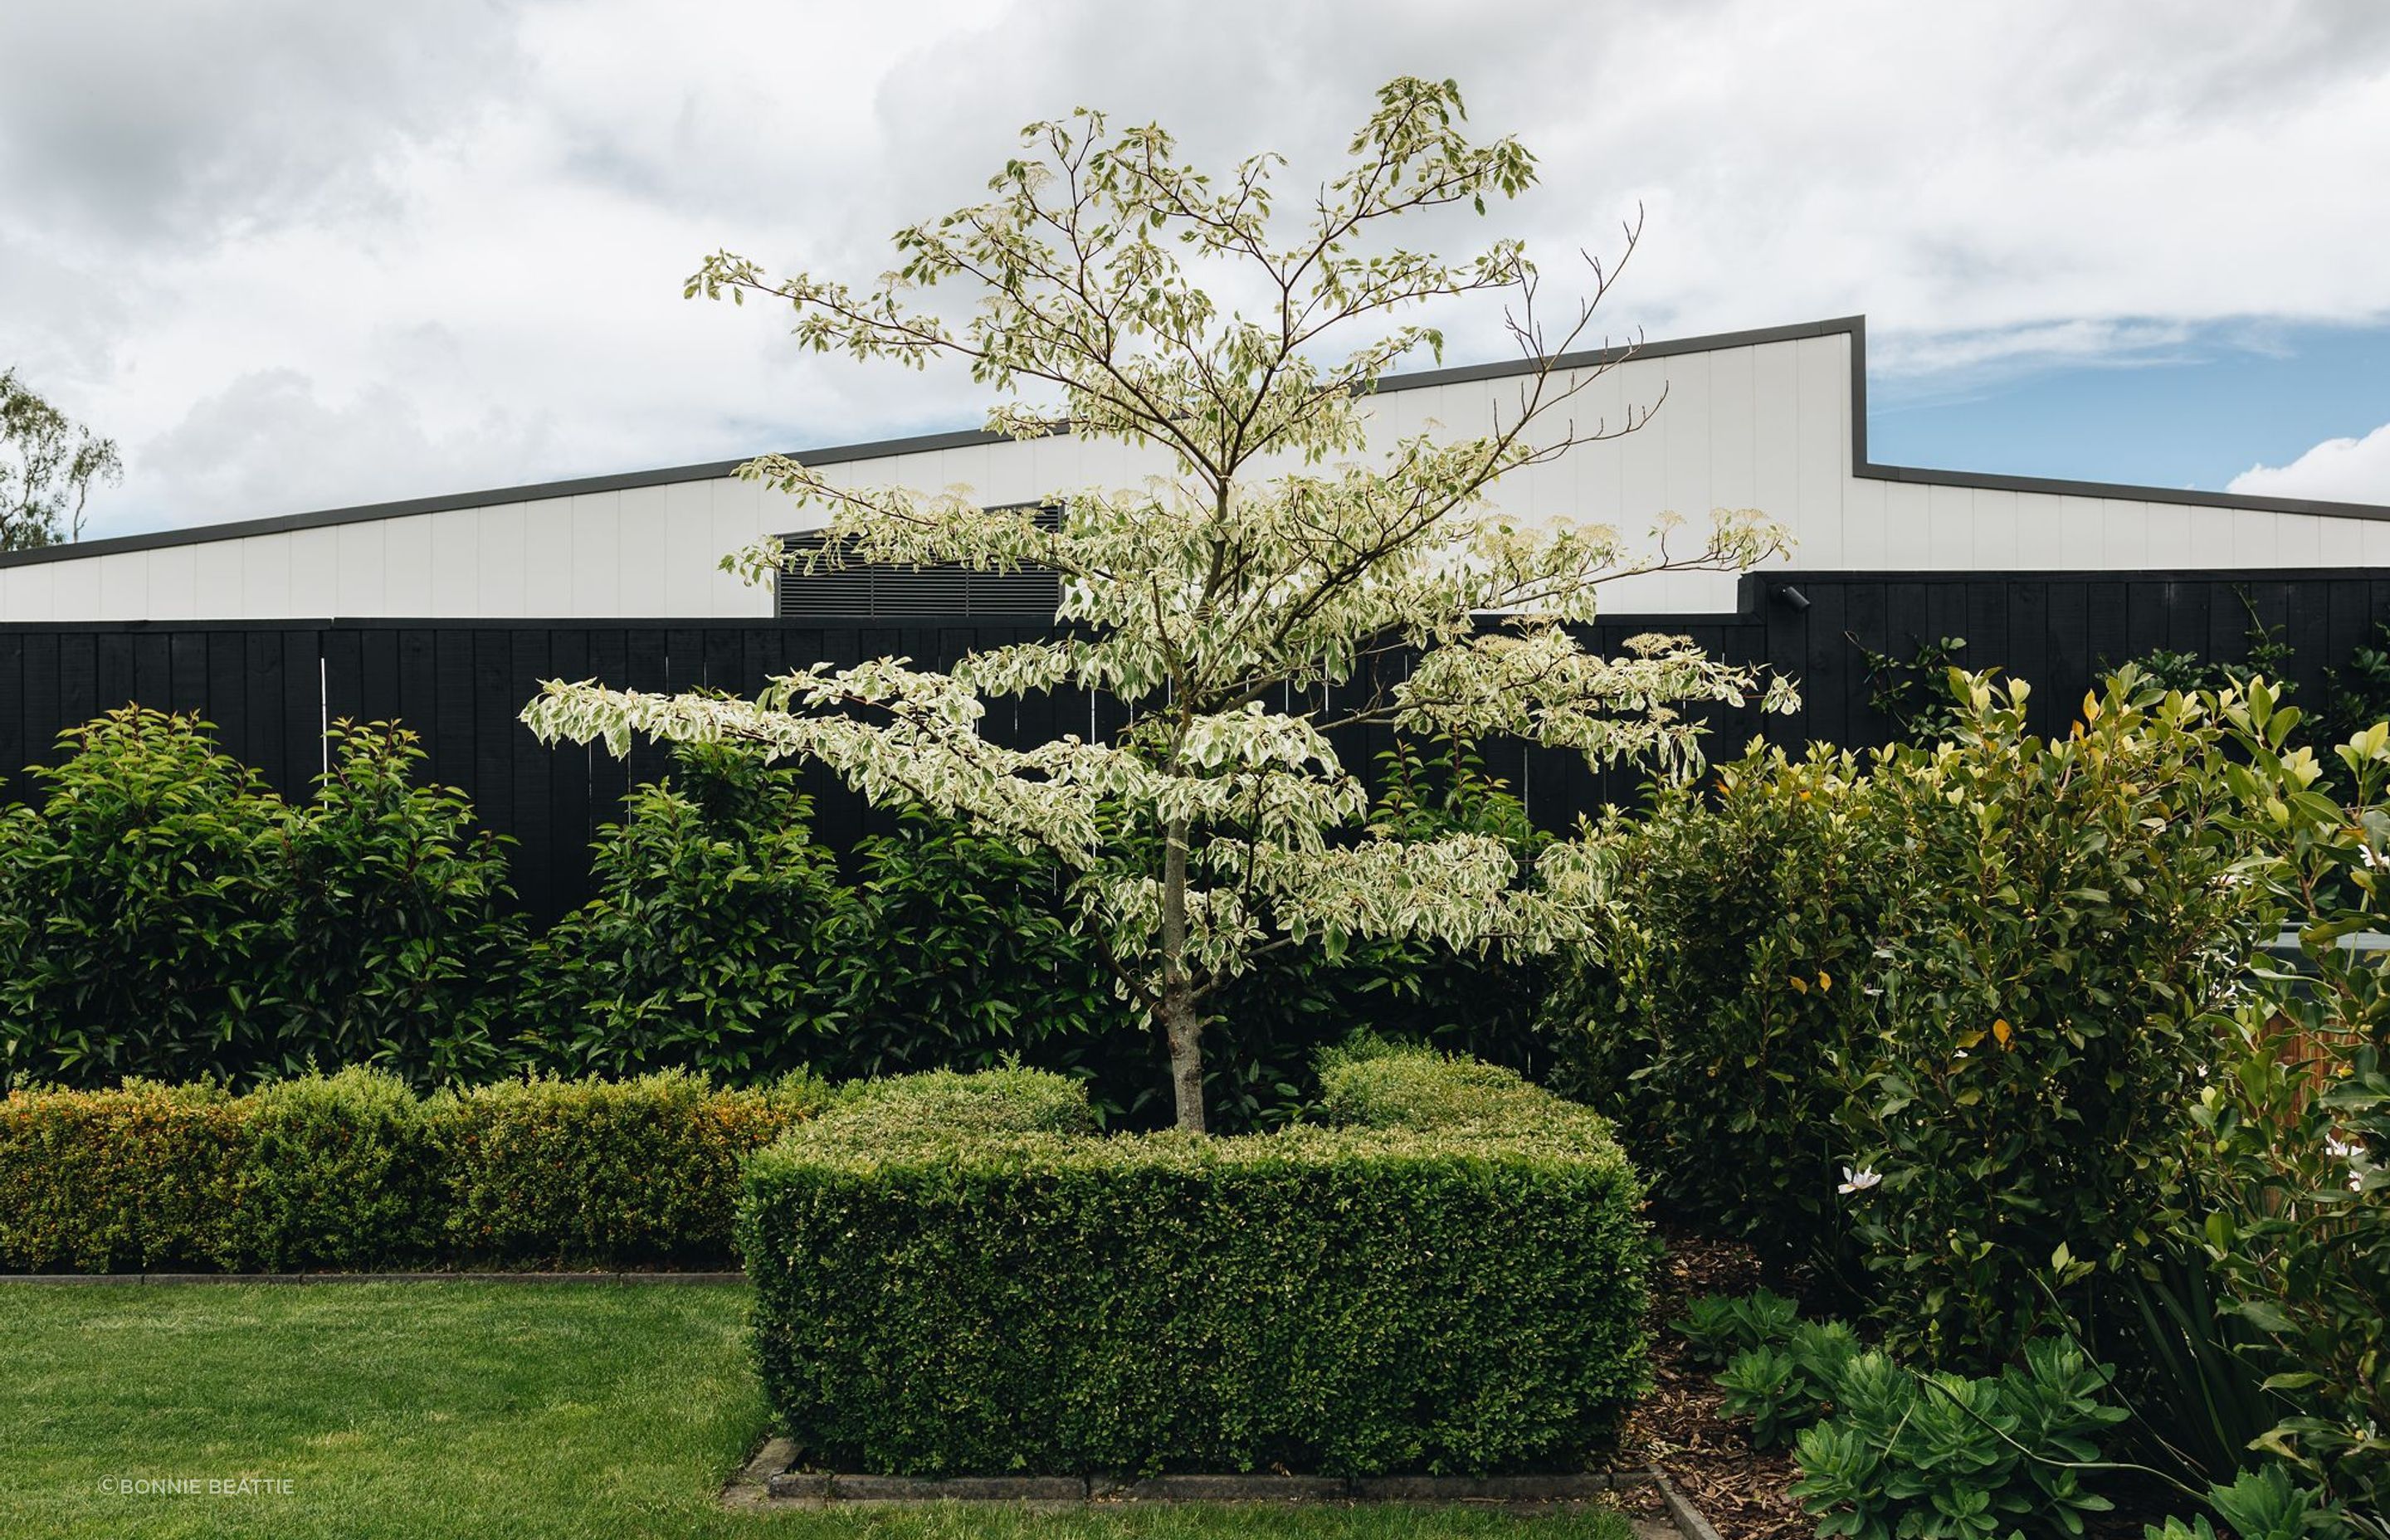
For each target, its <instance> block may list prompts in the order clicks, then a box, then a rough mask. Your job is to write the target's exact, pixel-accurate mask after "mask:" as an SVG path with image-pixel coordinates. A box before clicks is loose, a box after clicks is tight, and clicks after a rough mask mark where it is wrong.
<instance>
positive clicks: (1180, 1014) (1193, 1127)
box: [1160, 818, 1206, 1134]
mask: <svg viewBox="0 0 2390 1540" xmlns="http://www.w3.org/2000/svg"><path fill="white" fill-rule="evenodd" d="M1164 841H1165V842H1164V844H1163V855H1162V1002H1161V1007H1160V1013H1161V1016H1162V1031H1163V1035H1164V1036H1165V1037H1167V1038H1168V1039H1169V1042H1170V1092H1171V1097H1172V1098H1173V1099H1174V1101H1175V1102H1176V1105H1177V1110H1178V1126H1179V1127H1181V1128H1184V1129H1188V1130H1189V1131H1191V1132H1193V1133H1197V1134H1201V1133H1204V1132H1206V1130H1205V1127H1204V1123H1203V1019H1202V1017H1201V1016H1200V1015H1198V1014H1197V1012H1196V1009H1195V985H1194V981H1193V980H1191V979H1189V977H1188V975H1187V821H1186V820H1185V819H1183V818H1181V819H1177V820H1176V821H1174V822H1173V823H1172V824H1171V826H1170V828H1169V829H1168V831H1167V833H1166V834H1165V835H1164Z"/></svg>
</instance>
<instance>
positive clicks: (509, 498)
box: [0, 315, 2390, 568]
mask: <svg viewBox="0 0 2390 1540" xmlns="http://www.w3.org/2000/svg"><path fill="white" fill-rule="evenodd" d="M1815 337H1847V338H1849V339H1850V342H1851V472H1852V474H1853V475H1855V476H1858V477H1862V478H1865V479H1867V480H1869V481H1906V482H1909V483H1911V484H1914V485H1924V486H1947V487H1977V488H1983V489H1985V490H1989V491H1995V492H2033V493H2045V494H2050V495H2053V496H2061V497H2104V498H2111V499H2114V500H2116V501H2119V502H2132V503H2178V504H2185V505H2188V506H2190V507H2205V508H2243V509H2247V510H2249V511H2250V512H2253V513H2304V514H2315V515H2319V516H2320V517H2323V518H2327V519H2373V520H2390V505H2384V504H2379V503H2338V502H2327V501H2320V500H2318V499H2315V498H2307V497H2262V496H2247V497H2244V496H2241V495H2238V494H2233V493H2229V492H2197V491H2192V490H2191V489H2189V488H2185V487H2152V486H2135V485H2132V484H2130V483H2127V482H2122V481H2070V480H2067V479H2064V478H2062V477H2052V476H2008V475H2000V474H1997V473H1994V472H1989V471H1976V470H1933V469H1927V468H1921V467H1918V466H1900V465H1878V464H1876V463H1875V462H1874V461H1873V460H1870V458H1869V457H1868V437H1867V317H1866V316H1865V315H1839V316H1834V317H1832V318H1831V319H1828V320H1823V321H1802V322H1796V323H1794V324H1793V325H1791V326H1782V327H1755V328H1753V329H1750V330H1745V331H1721V332H1713V333H1710V334H1709V335H1707V336H1702V337H1676V338H1668V339H1664V340H1660V341H1656V342H1637V343H1627V344H1624V345H1621V346H1618V347H1606V348H1594V349H1588V350H1586V351H1584V352H1579V353H1562V354H1561V355H1560V356H1559V357H1558V358H1556V359H1554V360H1553V365H1554V366H1555V367H1557V368H1561V369H1582V368H1592V367H1595V366H1600V365H1603V364H1617V363H1622V362H1624V361H1625V360H1626V359H1628V358H1630V357H1631V358H1669V357H1674V356H1676V355H1677V354H1680V353H1720V352H1724V351H1725V350H1727V349H1728V348H1748V347H1757V346H1761V345H1764V344H1766V343H1770V342H1797V341H1803V340H1807V339H1809V338H1815ZM1535 368H1536V361H1535V360H1533V359H1526V358H1514V359H1506V360H1503V361H1502V362H1500V363H1495V364H1464V365H1460V366H1455V367H1452V368H1440V369H1420V370H1414V371H1412V372H1409V373H1406V374H1397V375H1388V376H1387V377H1386V378H1385V379H1381V380H1380V381H1378V384H1377V391H1378V393H1379V394H1381V395H1382V394H1387V393H1390V392H1392V391H1418V390H1426V389H1429V388H1432V387H1433V386H1438V385H1460V384H1467V383H1470V382H1471V381H1475V380H1485V379H1510V378H1512V377H1515V376H1519V375H1524V374H1528V373H1531V372H1533V370H1534V369H1535ZM1005 442H1007V441H1006V439H1005V437H1004V435H1003V434H1001V433H990V432H986V431H984V430H978V429H966V430H961V431H958V432H947V433H919V434H914V435H912V436H909V437H906V438H895V439H877V440H872V441H870V442H867V443H842V444H829V445H825V446H823V447H820V448H815V449H801V450H797V451H795V452H794V453H793V454H791V455H790V458H791V459H795V460H799V461H802V462H803V463H804V464H807V465H839V464H842V463H845V462H849V461H854V460H878V459H886V458H888V457H890V456H897V455H924V454H930V453H932V452H934V451H937V450H941V449H977V448H981V447H983V446H985V445H988V444H996V443H1005ZM752 458H754V456H743V457H741V458H739V459H735V460H711V461H707V462H705V463H703V464H700V465H681V466H668V467H665V468H661V469H655V470H632V471H624V472H621V473H619V474H616V475H610V476H581V477H575V478H572V479H571V480H567V481H537V482H533V483H530V484H528V485H524V486H511V487H495V488H492V489H490V490H488V491H484V492H461V493H448V494H443V495H440V496H435V497H410V498H406V499H404V500H402V501H399V502H393V503H363V504H359V505H357V506H356V507H345V508H325V509H322V510H321V511H318V512H314V513H286V514H279V515H275V516H272V517H269V518H264V519H241V520H233V521H231V522H228V523H221V524H194V525H190V526H188V527H186V528H183V529H175V530H158V531H154V532H152V533H147V534H126V535H115V536H111V537H110V538H108V539H105V540H84V541H78V542H75V543H73V544H71V545H43V546H38V547H36V548H34V549H32V550H29V551H6V552H0V568H5V567H21V566H28V565H32V564H34V563H39V562H45V561H73V560H79V559H82V558H90V557H102V556H113V555H117V554H119V553H122V552H131V551H150V550H158V549H160V548H161V547H165V546H172V545H208V544H211V543H212V542H215V541H219V540H239V539H242V538H245V537H247V536H250V535H258V534H287V533H291V532H294V531H298V530H313V529H323V528H327V527H329V526H332V525H338V524H360V523H366V522H369V521H371V520H377V519H405V518H408V517H411V516H413V515H417V514H425V513H445V512H450V511H452V510H455V509H459V508H479V507H498V506H501V505H503V504H507V503H528V502H534V501H538V500H540V499H543V498H549V497H575V496H585V495H588V494H594V493H604V492H623V491H628V490H630V489H632V488H635V487H652V486H671V485H675V484H676V483H678V482H682V481H718V480H720V479H722V478H723V477H726V476H729V475H731V474H733V473H734V472H736V471H737V470H738V468H739V467H740V466H742V465H745V464H747V463H748V461H749V460H751V459H752Z"/></svg>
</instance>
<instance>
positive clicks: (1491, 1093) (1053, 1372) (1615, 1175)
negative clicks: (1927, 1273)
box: [739, 1049, 1646, 1475]
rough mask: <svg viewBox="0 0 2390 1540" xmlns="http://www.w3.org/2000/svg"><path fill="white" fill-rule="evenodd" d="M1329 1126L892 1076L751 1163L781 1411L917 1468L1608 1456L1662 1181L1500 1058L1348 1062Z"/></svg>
mask: <svg viewBox="0 0 2390 1540" xmlns="http://www.w3.org/2000/svg"><path fill="white" fill-rule="evenodd" d="M1323 1078H1324V1082H1325V1086H1326V1104H1327V1106H1328V1108H1329V1109H1330V1116H1331V1119H1332V1120H1333V1122H1332V1124H1331V1126H1328V1127H1318V1126H1304V1127H1297V1128H1288V1129H1283V1130H1280V1131H1278V1132H1275V1133H1270V1134H1265V1135H1254V1136H1243V1137H1236V1138H1213V1139H1203V1138H1195V1137H1189V1136H1184V1135H1179V1134H1175V1133H1171V1134H1156V1135H1145V1136H1110V1137H1104V1136H1097V1135H1096V1134H1095V1133H1094V1132H1093V1130H1094V1127H1095V1123H1094V1119H1093V1116H1092V1114H1091V1113H1090V1112H1089V1110H1088V1109H1087V1106H1086V1100H1085V1098H1084V1096H1083V1095H1082V1093H1081V1091H1080V1089H1079V1087H1078V1086H1077V1085H1076V1084H1074V1083H1073V1082H1070V1081H1067V1080H1064V1079H1061V1078H1060V1077H1058V1076H1054V1075H1049V1074H1045V1073H1041V1072H1034V1071H1028V1070H1006V1071H997V1072H989V1073H983V1074H978V1075H957V1074H952V1073H932V1074H925V1075H917V1076H909V1077H906V1078H902V1079H897V1080H891V1081H882V1082H878V1083H875V1084H871V1085H869V1086H867V1087H866V1088H864V1089H862V1090H860V1091H859V1092H856V1093H854V1094H851V1095H850V1096H849V1097H847V1098H846V1099H844V1100H843V1101H842V1103H841V1104H840V1105H839V1106H837V1107H835V1108H833V1109H832V1110H829V1112H827V1113H825V1114H824V1115H823V1116H821V1117H819V1118H817V1119H816V1120H814V1121H812V1122H810V1123H804V1124H803V1125H801V1126H798V1127H796V1128H794V1129H792V1130H791V1131H790V1134H789V1136H786V1137H785V1138H783V1139H782V1140H781V1141H780V1142H779V1143H778V1144H777V1145H775V1146H774V1147H773V1148H772V1149H769V1150H767V1151H765V1153H763V1154H761V1155H759V1156H758V1157H756V1158H755V1159H754V1160H753V1161H750V1162H749V1165H748V1173H747V1191H746V1196H745V1199H744V1201H743V1202H742V1203H741V1205H740V1209H739V1245H740V1249H741V1251H743V1252H744V1254H745V1255H746V1257H747V1261H748V1272H749V1275H750V1276H751V1277H752V1278H753V1279H754V1282H755V1285H756V1290H757V1299H756V1328H755V1329H756V1343H757V1351H758V1356H759V1358H760V1361H761V1367H762V1371H763V1378H764V1382H765V1389H766V1392H767V1393H768V1395H769V1397H770V1400H771V1404H772V1406H773V1408H774V1410H775V1411H776V1413H777V1417H778V1418H779V1425H780V1427H781V1429H782V1430H783V1431H786V1432H787V1433H789V1434H790V1436H791V1437H793V1438H794V1439H795V1440H796V1441H797V1443H798V1444H799V1445H800V1447H801V1449H802V1450H803V1455H804V1457H806V1458H808V1459H810V1460H813V1461H816V1462H818V1463H822V1464H827V1465H829V1466H831V1467H833V1468H835V1469H847V1470H870V1471H897V1472H904V1473H908V1474H923V1475H928V1474H943V1473H967V1472H970V1473H987V1472H1004V1471H1033V1472H1039V1473H1047V1474H1061V1473H1071V1474H1076V1473H1100V1472H1115V1473H1122V1474H1143V1473H1150V1472H1154V1471H1161V1470H1174V1469H1175V1470H1222V1471H1226V1470H1253V1469H1292V1470H1308V1471H1320V1472H1326V1473H1333V1474H1364V1473H1372V1472H1388V1471H1414V1470H1426V1471H1494V1470H1516V1469H1569V1468H1578V1469H1581V1468H1582V1464H1583V1461H1584V1460H1585V1458H1586V1457H1587V1453H1588V1451H1589V1450H1591V1449H1592V1448H1593V1447H1594V1446H1595V1445H1596V1444H1598V1443H1599V1442H1600V1440H1601V1438H1602V1437H1603V1436H1604V1435H1605V1434H1606V1433H1607V1432H1608V1431H1610V1429H1611V1428H1612V1427H1613V1424H1614V1421H1615V1418H1616V1416H1617V1414H1618V1412H1619V1410H1620V1408H1621V1407H1622V1406H1623V1405H1624V1404H1625V1402H1626V1401H1627V1400H1628V1399H1629V1398H1631V1397H1632V1396H1633V1395H1634V1394H1635V1393H1636V1392H1637V1391H1638V1387H1639V1385H1640V1383H1641V1380H1642V1364H1643V1354H1644V1348H1645V1339H1644V1334H1643V1330H1642V1325H1641V1322H1642V1317H1643V1313H1644V1307H1645V1291H1644V1267H1645V1260H1646V1242H1645V1232H1644V1228H1643V1226H1642V1223H1641V1221H1640V1219H1639V1218H1638V1205H1639V1203H1640V1200H1641V1189H1640V1186H1639V1184H1638V1180H1637V1178H1636V1176H1635V1174H1634V1173H1633V1172H1632V1171H1631V1170H1630V1169H1629V1168H1628V1165H1627V1163H1626V1160H1625V1156H1624V1155H1623V1154H1622V1153H1621V1152H1620V1150H1619V1149H1618V1147H1617V1145H1616V1144H1615V1143H1614V1142H1613V1140H1612V1138H1611V1136H1610V1130H1609V1125H1608V1124H1607V1123H1605V1122H1604V1121H1603V1120H1602V1119H1601V1118H1600V1117H1598V1116H1596V1115H1595V1114H1594V1113H1592V1112H1590V1111H1588V1110H1585V1109H1583V1108H1581V1107H1576V1106H1574V1105H1572V1104H1569V1103H1566V1102H1563V1101H1561V1100H1560V1099H1559V1098H1557V1097H1551V1096H1549V1095H1548V1094H1546V1093H1544V1092H1542V1091H1540V1090H1537V1089H1536V1088H1534V1087H1533V1086H1530V1085H1528V1084H1526V1083H1524V1082H1523V1081H1522V1080H1520V1079H1519V1077H1518V1076H1516V1075H1514V1074H1512V1073H1510V1072H1508V1071H1505V1070H1497V1069H1494V1068H1492V1067H1490V1066H1486V1065H1483V1064H1476V1063H1471V1062H1468V1061H1465V1060H1453V1059H1444V1058H1441V1057H1439V1056H1437V1055H1434V1054H1433V1053H1428V1052H1425V1051H1419V1050H1409V1051H1396V1050H1385V1049H1377V1050H1372V1051H1370V1052H1368V1053H1363V1054H1359V1055H1354V1056H1348V1057H1345V1058H1343V1059H1341V1060H1340V1061H1337V1062H1332V1063H1330V1064H1329V1065H1327V1066H1325V1067H1324V1070H1323Z"/></svg>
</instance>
